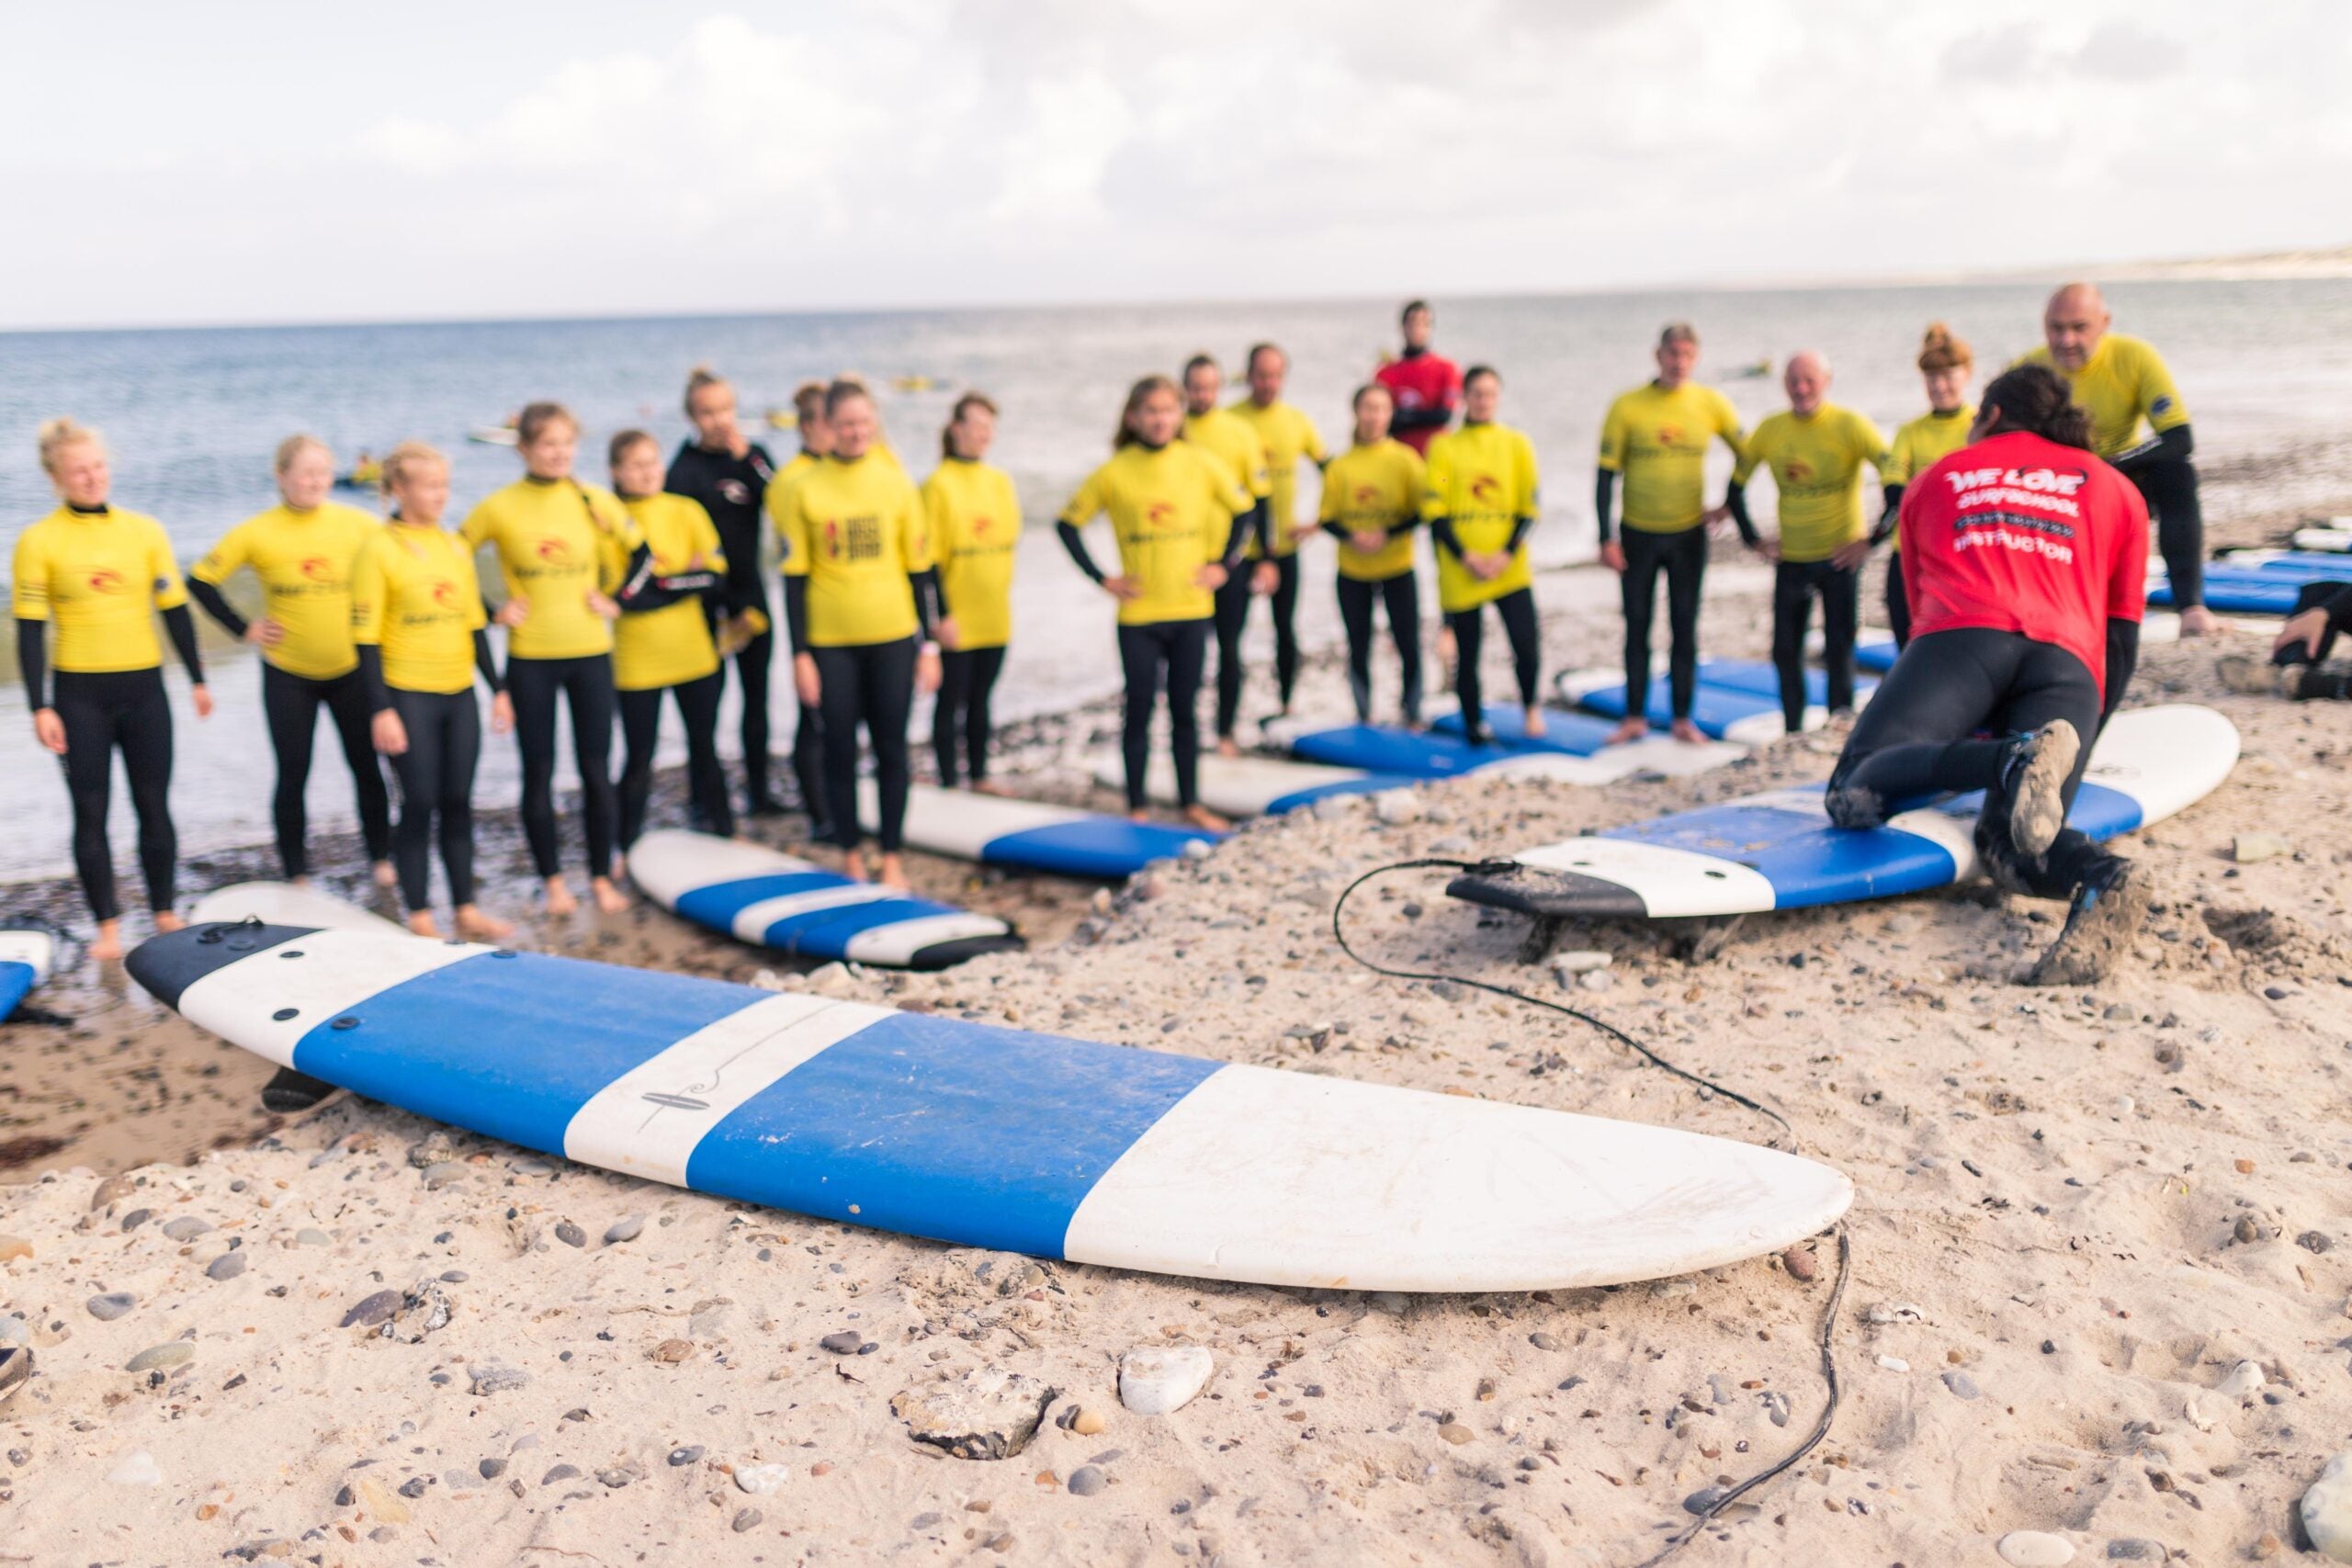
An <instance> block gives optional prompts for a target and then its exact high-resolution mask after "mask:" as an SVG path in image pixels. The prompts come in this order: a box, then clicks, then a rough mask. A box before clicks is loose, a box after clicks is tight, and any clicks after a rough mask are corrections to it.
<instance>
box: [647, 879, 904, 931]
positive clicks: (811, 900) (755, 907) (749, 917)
mask: <svg viewBox="0 0 2352 1568" xmlns="http://www.w3.org/2000/svg"><path fill="white" fill-rule="evenodd" d="M726 880H728V881H730V882H731V881H733V880H734V878H732V877H729V878H727V879H726ZM688 891H692V889H689V890H688ZM896 897H900V895H899V893H898V892H897V891H896V890H895V889H892V888H888V887H885V886H882V885H881V884H880V883H878V882H852V883H846V884H844V885H842V886H839V887H812V888H810V889H809V891H808V892H806V893H781V894H778V895H777V896H776V897H773V898H763V899H761V900H760V901H759V902H758V903H756V904H746V905H744V906H743V907H742V908H741V909H738V910H737V911H736V912H735V919H734V922H733V924H732V926H731V927H730V928H729V929H731V930H732V931H734V933H735V938H736V940H737V941H739V942H750V943H751V944H752V946H753V947H758V946H760V945H761V944H762V943H763V942H765V941H766V940H767V934H768V928H769V927H770V926H772V925H774V924H775V923H776V921H778V920H782V919H790V918H791V917H792V916H794V915H810V914H814V913H816V912H817V911H818V910H820V909H839V908H846V907H848V906H849V905H852V904H872V903H876V902H877V901H879V900H881V899H884V898H896Z"/></svg>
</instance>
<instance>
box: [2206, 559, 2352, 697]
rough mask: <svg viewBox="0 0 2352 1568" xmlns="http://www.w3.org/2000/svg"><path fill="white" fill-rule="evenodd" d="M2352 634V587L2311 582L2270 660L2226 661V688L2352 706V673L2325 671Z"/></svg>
mask: <svg viewBox="0 0 2352 1568" xmlns="http://www.w3.org/2000/svg"><path fill="white" fill-rule="evenodd" d="M2347 631H2352V582H2307V583H2305V584H2304V585H2303V587H2302V589H2301V592H2298V593H2297V594H2296V595H2295V613H2294V614H2293V615H2289V616H2288V617H2287V624H2286V625H2285V626H2280V627H2279V628H2278V640H2277V641H2275V642H2273V643H2272V644H2271V645H2270V657H2269V658H2268V659H2256V658H2254V657H2253V656H2252V655H2250V654H2244V653H2232V654H2225V655H2223V656H2222V661H2221V668H2220V671H2219V673H2220V675H2221V677H2222V684H2223V685H2225V686H2227V687H2228V688H2229V689H2230V690H2232V691H2233V692H2244V693H2245V694H2247V695H2248V696H2265V697H2287V698H2290V699H2292V700H2293V701H2295V702H2299V703H2301V702H2310V701H2312V699H2314V698H2321V699H2327V700H2332V701H2335V702H2339V703H2340V702H2346V701H2352V671H2345V670H2341V669H2338V670H2333V671H2330V670H2323V669H2321V668H2320V666H2321V665H2322V664H2323V663H2324V662H2326V660H2327V656H2328V655H2329V654H2330V653H2333V652H2334V651H2335V639H2336V638H2337V637H2341V636H2342V635H2343V634H2344V633H2346V632H2347Z"/></svg>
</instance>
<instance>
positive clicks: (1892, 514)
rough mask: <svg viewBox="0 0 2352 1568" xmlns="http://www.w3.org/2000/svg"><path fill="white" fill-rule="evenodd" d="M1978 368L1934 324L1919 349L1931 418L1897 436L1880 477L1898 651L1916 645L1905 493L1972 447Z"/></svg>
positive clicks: (1874, 535) (1879, 537) (1880, 532)
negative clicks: (1944, 460)
mask: <svg viewBox="0 0 2352 1568" xmlns="http://www.w3.org/2000/svg"><path fill="white" fill-rule="evenodd" d="M1975 367H1976V356H1975V355H1973V353H1971V352H1970V351H1969V347H1968V344H1967V342H1966V341H1965V340H1964V339H1962V338H1959V337H1956V336H1954V335H1953V333H1952V330H1951V328H1950V327H1948V326H1946V325H1944V324H1943V323H1942V322H1941V321H1936V322H1932V323H1930V324H1929V326H1928V335H1927V337H1926V339H1925V340H1924V341H1923V342H1922V343H1921V344H1919V376H1920V378H1921V379H1922V380H1924V381H1926V382H1927V384H1928V412H1926V413H1923V414H1921V415H1920V416H1919V417H1918V418H1917V419H1915V420H1913V421H1911V422H1910V423H1907V424H1905V425H1904V426H1903V427H1902V428H1901V429H1899V430H1897V431H1896V432H1895V433H1894V440H1893V441H1891V442H1889V443H1888V444H1887V453H1888V457H1887V465H1886V472H1885V473H1883V474H1882V475H1880V476H1879V478H1880V479H1881V480H1882V481H1883V483H1884V484H1885V486H1886V511H1885V513H1884V514H1883V515H1882V516H1881V517H1880V518H1879V522H1878V526H1877V527H1876V528H1875V529H1873V530H1871V544H1873V545H1878V544H1883V543H1884V542H1885V541H1886V540H1887V539H1889V538H1893V539H1894V542H1895V543H1894V547H1895V549H1896V551H1897V552H1898V553H1897V555H1896V556H1895V557H1894V559H1892V560H1890V561H1889V562H1888V563H1887V568H1886V622H1887V625H1889V626H1893V627H1894V646H1895V647H1896V648H1897V649H1900V648H1902V647H1904V646H1905V644H1907V643H1908V642H1910V640H1911V604H1910V601H1909V600H1908V599H1906V598H1905V597H1904V592H1903V559H1902V557H1901V555H1900V553H1899V552H1900V551H1901V550H1902V548H1903V541H1902V537H1901V536H1900V535H1899V534H1898V533H1897V532H1896V526H1895V525H1896V522H1897V519H1898V517H1899V515H1900V514H1901V512H1902V510H1903V490H1904V487H1905V485H1908V484H1909V483H1910V482H1911V481H1912V480H1913V479H1917V477H1918V476H1919V475H1921V474H1924V473H1926V472H1927V471H1928V468H1930V467H1932V466H1933V465H1934V464H1935V462H1936V461H1937V460H1938V459H1939V458H1940V457H1945V456H1947V455H1948V454H1951V453H1953V452H1957V451H1959V450H1960V449H1961V448H1962V446H1967V445H1968V427H1969V423H1970V419H1971V415H1972V414H1973V412H1974V411H1973V410H1972V409H1971V408H1970V407H1969V406H1968V378H1969V376H1970V375H1971V373H1972V372H1973V371H1974V369H1975Z"/></svg>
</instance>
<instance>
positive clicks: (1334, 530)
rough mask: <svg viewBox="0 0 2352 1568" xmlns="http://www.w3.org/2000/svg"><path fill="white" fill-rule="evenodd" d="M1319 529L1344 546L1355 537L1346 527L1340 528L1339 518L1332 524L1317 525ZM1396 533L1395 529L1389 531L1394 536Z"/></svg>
mask: <svg viewBox="0 0 2352 1568" xmlns="http://www.w3.org/2000/svg"><path fill="white" fill-rule="evenodd" d="M1317 527H1319V528H1321V529H1322V530H1323V531H1324V532H1325V533H1326V534H1329V535H1330V536H1331V537H1333V538H1335V539H1337V540H1339V541H1340V543H1341V544H1343V545H1344V544H1346V543H1347V542H1348V541H1349V540H1350V539H1351V538H1352V537H1354V536H1353V535H1351V534H1350V533H1349V532H1348V531H1347V529H1345V528H1344V527H1342V526H1340V522H1339V520H1338V519H1337V518H1333V519H1332V520H1331V521H1330V522H1329V523H1321V524H1317ZM1396 531H1397V530H1395V529H1394V528H1391V529H1390V530H1389V532H1390V533H1392V534H1393V533H1395V532H1396Z"/></svg>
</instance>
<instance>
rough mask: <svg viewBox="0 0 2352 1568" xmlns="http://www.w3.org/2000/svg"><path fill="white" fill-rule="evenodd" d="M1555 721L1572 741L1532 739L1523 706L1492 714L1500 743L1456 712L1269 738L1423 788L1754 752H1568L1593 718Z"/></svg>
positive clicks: (1719, 748) (1607, 772)
mask: <svg viewBox="0 0 2352 1568" xmlns="http://www.w3.org/2000/svg"><path fill="white" fill-rule="evenodd" d="M1448 718H1452V719H1453V724H1452V728H1451V730H1450V731H1449V730H1447V729H1441V728H1438V725H1439V724H1443V723H1444V722H1445V721H1446V720H1447V719H1448ZM1549 718H1551V719H1555V720H1565V721H1566V723H1565V724H1564V726H1563V732H1564V733H1565V734H1566V735H1567V736H1568V737H1570V739H1566V740H1565V741H1559V742H1555V741H1554V740H1553V739H1552V737H1551V736H1550V735H1549V734H1547V735H1546V736H1544V737H1543V738H1538V739H1531V738H1530V737H1528V736H1527V735H1526V734H1525V733H1524V725H1525V717H1524V716H1523V715H1521V713H1520V712H1519V710H1518V709H1516V708H1512V709H1510V710H1505V709H1503V708H1500V707H1489V708H1488V709H1487V723H1488V726H1489V727H1490V728H1491V729H1492V731H1493V736H1494V739H1493V740H1492V741H1491V742H1490V743H1489V744H1487V745H1484V746H1474V745H1472V744H1471V743H1470V742H1469V741H1467V740H1465V739H1463V738H1462V730H1461V720H1460V718H1459V717H1458V716H1453V715H1441V716H1439V718H1438V720H1437V722H1436V723H1433V724H1432V725H1431V726H1430V728H1428V729H1420V730H1416V729H1406V728H1402V727H1401V726H1396V725H1385V724H1333V725H1312V724H1297V725H1271V724H1270V725H1268V726H1266V728H1265V733H1266V736H1267V738H1268V739H1269V740H1271V741H1272V742H1273V743H1274V744H1277V745H1283V746H1286V747H1288V748H1289V750H1290V752H1291V754H1292V755H1293V756H1295V757H1298V758H1301V759H1303V760H1305V761H1312V762H1316V763H1318V764H1320V765H1322V766H1325V767H1329V768H1335V769H1342V770H1348V771H1351V772H1354V773H1366V774H1377V775H1383V776H1386V777H1391V778H1406V779H1411V780H1414V781H1416V782H1423V783H1425V782H1427V781H1429V780H1431V779H1452V778H1462V777H1464V776H1466V775H1468V774H1473V773H1476V774H1480V775H1482V776H1483V775H1492V776H1493V777H1495V778H1498V779H1508V778H1548V779H1558V780H1562V781H1564V782H1566V783H1569V784H1611V783H1613V782H1614V781H1616V780H1618V779H1623V778H1640V777H1653V776H1656V777H1679V776H1680V775H1682V774H1685V773H1704V772H1706V771H1707V770H1708V769H1710V768H1718V767H1721V766H1723V765H1724V763H1726V762H1731V761H1737V760H1738V759H1739V758H1741V757H1744V756H1746V755H1747V749H1746V748H1744V747H1739V746H1730V745H1723V744H1719V743H1714V742H1710V743H1708V744H1706V745H1703V746H1686V745H1683V744H1681V743H1679V742H1678V741H1675V740H1673V739H1668V738H1667V737H1665V736H1652V737H1649V738H1648V739H1643V740H1634V741H1629V742H1627V743H1625V744H1623V745H1618V746H1610V747H1605V748H1601V749H1600V750H1595V751H1593V752H1591V753H1590V754H1589V755H1587V754H1585V753H1583V752H1579V751H1577V750H1570V749H1568V748H1570V747H1572V746H1574V745H1576V744H1577V743H1578V741H1580V739H1582V737H1581V733H1580V732H1579V731H1578V730H1577V728H1576V727H1577V726H1579V725H1583V724H1589V723H1591V722H1592V720H1591V719H1590V718H1589V716H1584V715H1578V714H1561V713H1556V712H1555V713H1553V714H1551V715H1549Z"/></svg>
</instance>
